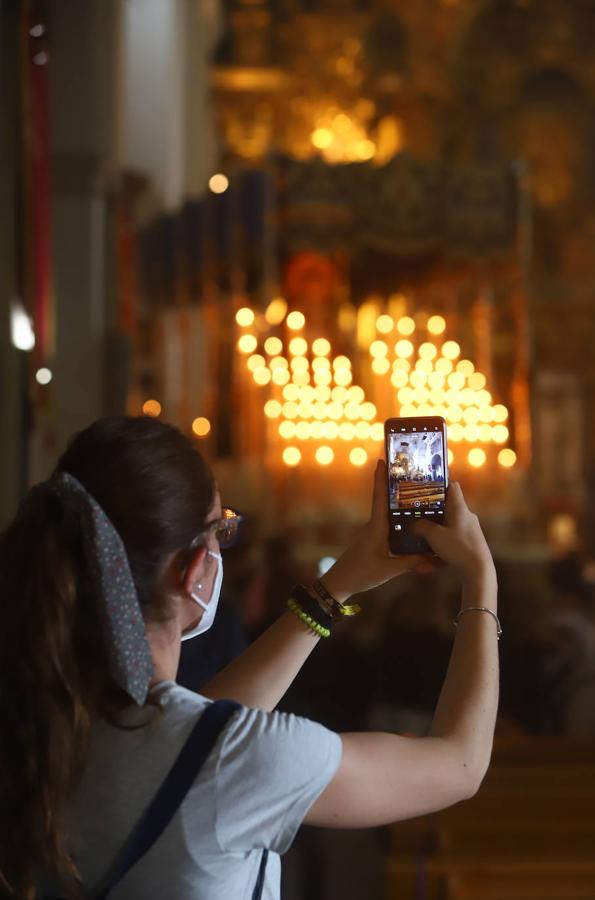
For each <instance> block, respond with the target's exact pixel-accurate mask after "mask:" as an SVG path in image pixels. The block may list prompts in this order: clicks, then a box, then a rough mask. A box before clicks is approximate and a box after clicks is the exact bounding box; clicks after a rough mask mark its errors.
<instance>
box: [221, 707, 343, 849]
mask: <svg viewBox="0 0 595 900" xmlns="http://www.w3.org/2000/svg"><path fill="white" fill-rule="evenodd" d="M341 750H342V744H341V738H340V737H339V735H338V734H335V732H333V731H329V730H328V729H327V728H325V727H324V726H322V725H318V724H317V723H315V722H311V721H309V720H308V719H303V718H300V717H298V716H294V715H291V714H287V713H275V712H274V713H266V712H264V711H263V710H255V709H244V710H243V711H242V713H240V714H239V715H238V716H235V717H234V718H233V719H232V720H231V722H230V724H229V726H228V728H227V729H226V732H225V734H224V737H223V741H222V744H221V750H220V755H219V759H218V764H217V771H216V778H215V792H216V833H217V840H218V842H219V845H220V847H221V849H222V850H223V851H225V852H228V853H229V852H247V851H250V850H253V849H254V848H257V847H266V848H268V849H270V850H273V851H274V852H275V853H285V851H286V850H288V849H289V847H290V846H291V843H292V841H293V839H294V837H295V834H296V832H297V830H298V828H299V827H300V825H301V824H302V822H303V820H304V817H305V815H306V813H307V812H308V810H309V809H310V807H311V806H312V804H313V803H314V801H315V800H316V798H317V797H318V796H319V794H321V793H322V791H323V790H324V788H325V787H326V786H327V785H328V784H329V782H330V781H331V780H332V778H333V776H334V775H335V772H336V771H337V769H338V768H339V763H340V761H341Z"/></svg>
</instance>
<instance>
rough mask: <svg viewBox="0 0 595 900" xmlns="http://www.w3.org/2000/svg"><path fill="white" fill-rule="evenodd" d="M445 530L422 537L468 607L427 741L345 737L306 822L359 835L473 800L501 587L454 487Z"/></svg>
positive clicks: (490, 710)
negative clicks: (453, 575)
mask: <svg viewBox="0 0 595 900" xmlns="http://www.w3.org/2000/svg"><path fill="white" fill-rule="evenodd" d="M446 521H447V524H446V526H440V525H434V524H430V523H426V522H420V523H418V524H417V525H416V528H417V529H418V531H419V533H420V534H421V535H423V537H425V538H426V540H428V542H429V543H430V544H431V546H432V548H433V549H434V550H435V551H436V553H438V554H439V555H440V556H441V558H442V559H444V560H445V561H447V562H449V563H451V564H452V565H453V566H454V567H455V568H457V569H458V570H459V572H460V574H461V575H462V578H463V594H462V606H461V609H462V610H467V612H465V614H464V615H461V616H460V621H459V626H458V629H457V635H456V638H455V643H454V647H453V652H452V656H451V659H450V664H449V667H448V671H447V674H446V678H445V681H444V685H443V688H442V692H441V694H440V699H439V702H438V705H437V707H436V712H435V714H434V719H433V722H432V727H431V729H430V734H429V736H428V737H422V738H408V737H400V736H398V735H394V734H382V733H362V734H344V735H342V736H341V737H342V741H343V756H342V761H341V765H340V767H339V769H338V771H337V774H336V775H335V777H334V778H333V780H332V781H331V783H330V784H329V785H328V787H327V788H326V789H325V790H324V791H323V792H322V794H321V795H320V797H319V798H318V799H317V801H316V802H315V803H314V805H313V806H312V808H311V809H310V811H309V813H308V815H307V817H306V820H305V821H306V822H307V823H308V824H311V825H322V826H327V827H333V828H341V827H343V828H363V827H369V826H374V825H384V824H388V823H390V822H394V821H398V820H399V819H406V818H412V817H415V816H420V815H423V814H425V813H429V812H434V811H436V810H439V809H443V808H444V807H446V806H450V805H451V804H453V803H458V802H459V801H460V800H464V799H466V798H468V797H470V796H472V795H473V794H474V793H475V792H476V791H477V789H478V787H479V785H480V784H481V781H482V779H483V777H484V775H485V772H486V770H487V767H488V764H489V761H490V755H491V750H492V741H493V734H494V726H495V723H496V713H497V707H498V649H497V637H498V635H497V620H495V618H494V616H493V615H491V614H490V612H486V610H491V612H492V613H494V614H495V613H496V612H497V582H496V574H495V570H494V566H493V563H492V560H491V556H490V554H489V550H488V548H487V545H486V543H485V540H484V537H483V535H482V533H481V528H480V526H479V522H478V520H477V517H476V516H474V515H473V514H472V513H471V512H470V511H469V510H468V508H467V506H466V504H465V501H464V499H463V494H462V491H461V489H460V487H459V485H458V484H452V485H451V487H450V490H449V497H448V501H447V517H446Z"/></svg>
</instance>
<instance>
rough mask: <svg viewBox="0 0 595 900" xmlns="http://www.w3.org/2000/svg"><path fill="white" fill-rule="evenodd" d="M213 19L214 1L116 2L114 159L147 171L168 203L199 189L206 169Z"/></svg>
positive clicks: (210, 140) (210, 152) (211, 145)
mask: <svg viewBox="0 0 595 900" xmlns="http://www.w3.org/2000/svg"><path fill="white" fill-rule="evenodd" d="M217 23H218V2H217V0H206V2H205V0H203V2H201V0H122V2H121V50H120V52H121V61H120V79H121V98H120V136H119V160H118V163H119V165H120V166H121V167H122V168H125V169H137V170H141V171H144V172H146V173H147V175H149V177H150V179H151V181H152V183H153V186H154V189H155V192H156V194H157V196H158V199H159V200H160V202H161V203H162V205H163V207H164V208H165V209H167V210H175V209H176V208H177V207H178V206H179V205H180V203H181V202H182V200H183V199H184V198H185V197H187V196H188V195H190V196H193V195H194V196H195V195H197V194H200V193H201V192H202V191H203V190H204V188H205V186H206V182H207V180H208V177H209V175H210V174H212V167H213V165H214V156H215V153H214V150H215V141H214V134H213V122H212V115H211V108H210V102H209V84H208V81H209V68H208V66H209V58H210V54H211V51H212V48H213V45H214V40H215V36H216V33H217Z"/></svg>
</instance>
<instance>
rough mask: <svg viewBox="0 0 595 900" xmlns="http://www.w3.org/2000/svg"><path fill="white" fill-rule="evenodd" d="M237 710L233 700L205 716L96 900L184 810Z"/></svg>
mask: <svg viewBox="0 0 595 900" xmlns="http://www.w3.org/2000/svg"><path fill="white" fill-rule="evenodd" d="M238 709H240V704H239V703H236V702H235V701H234V700H217V701H215V702H214V703H211V704H210V705H209V706H208V707H207V709H206V710H205V711H204V712H203V714H202V715H201V717H200V719H199V720H198V722H197V723H196V725H195V726H194V728H193V729H192V731H191V732H190V735H189V736H188V739H187V741H186V743H185V744H184V746H183V747H182V749H181V751H180V753H179V754H178V757H177V759H176V761H175V762H174V764H173V766H172V768H171V769H170V771H169V774H168V775H167V777H166V778H165V781H164V782H163V783H162V784H161V787H160V788H159V790H158V791H157V793H156V794H155V796H154V797H153V799H152V800H151V802H150V803H149V805H148V807H147V808H146V810H145V811H144V813H143V814H142V816H141V818H140V819H139V821H138V822H137V824H136V826H135V827H134V829H133V831H132V832H131V834H130V836H129V837H128V840H127V841H126V843H125V844H124V846H123V847H122V849H121V850H120V852H119V853H118V855H117V856H116V859H115V860H114V862H113V863H112V865H111V867H110V869H109V871H108V873H107V875H106V876H105V878H104V879H103V882H102V885H101V888H100V889H99V890H98V891H97V892H96V893H95V894H94V900H105V898H106V897H107V895H108V894H109V892H110V891H111V890H112V889H113V888H114V887H115V886H116V884H117V883H118V882H119V881H121V880H122V878H123V877H124V875H126V873H127V872H128V871H129V870H130V869H131V868H132V866H134V865H135V863H137V862H138V860H139V859H140V858H141V857H142V856H144V855H145V853H147V852H148V851H149V850H150V848H151V847H152V846H153V844H154V843H155V841H156V840H157V838H158V837H159V836H160V835H161V834H162V833H163V831H164V830H165V828H166V827H167V825H168V824H169V822H170V821H171V819H172V818H173V816H174V814H175V813H176V811H177V810H178V809H179V807H180V806H181V804H182V801H183V800H184V797H185V796H186V794H187V793H188V791H189V790H190V788H191V786H192V784H193V782H194V780H195V778H196V776H197V774H198V773H199V771H200V769H201V768H202V766H203V764H204V762H205V761H206V759H207V757H208V756H209V754H210V752H211V750H212V749H213V746H214V745H215V742H216V741H217V738H218V737H219V735H220V733H221V731H222V730H223V728H224V727H225V725H226V724H227V722H228V720H229V719H230V717H231V716H232V715H233V713H234V712H235V711H236V710H238Z"/></svg>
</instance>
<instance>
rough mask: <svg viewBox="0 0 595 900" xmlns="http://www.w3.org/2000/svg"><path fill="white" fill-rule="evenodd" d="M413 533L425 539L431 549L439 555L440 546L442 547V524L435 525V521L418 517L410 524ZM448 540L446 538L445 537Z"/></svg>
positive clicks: (443, 532)
mask: <svg viewBox="0 0 595 900" xmlns="http://www.w3.org/2000/svg"><path fill="white" fill-rule="evenodd" d="M411 531H412V533H413V534H417V535H418V537H423V538H425V539H426V541H427V542H428V544H429V545H430V547H431V548H432V550H434V552H435V553H438V555H440V548H441V547H444V540H445V529H444V526H443V525H436V523H435V522H428V520H427V519H418V520H417V521H416V522H414V523H413V525H412V526H411ZM447 540H448V538H447Z"/></svg>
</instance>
